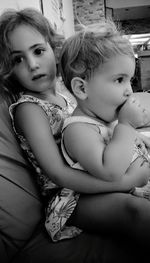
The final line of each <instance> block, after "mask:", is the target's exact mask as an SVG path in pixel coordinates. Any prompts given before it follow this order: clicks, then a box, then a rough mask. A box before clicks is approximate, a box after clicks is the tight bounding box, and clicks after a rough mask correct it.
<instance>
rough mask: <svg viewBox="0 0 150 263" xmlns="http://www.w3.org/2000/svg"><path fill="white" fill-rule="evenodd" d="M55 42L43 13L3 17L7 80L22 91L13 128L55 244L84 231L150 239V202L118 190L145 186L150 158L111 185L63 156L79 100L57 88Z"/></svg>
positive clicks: (2, 61)
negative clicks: (65, 129) (67, 124)
mask: <svg viewBox="0 0 150 263" xmlns="http://www.w3.org/2000/svg"><path fill="white" fill-rule="evenodd" d="M55 39H56V35H55V33H54V32H53V30H52V28H51V27H50V25H49V23H48V21H47V20H46V18H44V17H43V16H42V14H41V13H39V12H38V11H35V10H32V9H24V10H21V11H9V12H5V13H4V14H3V15H1V17H0V46H1V47H2V52H1V54H0V65H1V67H0V69H1V72H0V73H1V78H2V79H3V81H4V83H7V91H8V92H10V94H13V95H14V97H16V96H19V100H18V101H16V102H15V103H14V104H12V105H11V106H10V115H11V118H12V125H13V128H14V132H15V134H16V136H17V138H18V141H19V143H20V146H21V147H22V149H23V151H24V152H25V154H26V156H27V158H28V159H29V161H30V162H31V164H32V165H33V167H34V168H35V170H36V172H37V179H38V182H39V184H40V187H41V191H42V194H43V195H44V196H46V197H47V199H48V211H47V219H46V228H47V230H48V232H49V234H50V236H51V238H52V240H53V241H58V240H61V239H64V238H72V237H75V236H76V235H79V234H80V233H81V231H82V230H81V229H85V230H87V231H90V232H91V231H92V232H95V233H98V234H101V233H103V232H104V233H105V234H106V233H110V232H112V233H114V235H115V236H116V235H118V234H120V233H121V234H124V235H127V236H128V235H129V236H130V237H132V238H133V239H138V240H139V242H140V240H141V237H143V239H145V240H146V237H147V231H148V230H149V233H150V224H149V220H148V219H149V218H150V208H149V203H147V202H146V200H144V201H143V199H141V200H140V199H139V198H136V197H134V196H132V195H128V194H125V193H124V194H123V193H122V194H121V193H111V192H114V191H118V190H119V191H120V189H121V190H122V191H124V192H126V191H129V189H131V188H132V187H134V186H135V185H138V186H140V185H141V184H144V183H145V181H147V178H148V175H149V171H150V170H149V167H148V165H147V163H144V164H143V165H141V163H142V160H141V159H138V160H137V161H136V162H135V163H136V167H137V166H138V168H136V169H135V168H134V167H135V164H134V163H133V165H132V166H131V168H130V169H129V175H130V176H128V177H127V178H128V180H125V182H122V181H117V182H106V181H105V182H104V181H103V180H100V179H98V178H94V177H92V176H91V175H89V174H87V173H85V172H84V171H79V170H75V169H72V168H70V167H69V165H67V164H66V163H65V162H64V159H63V158H62V155H61V154H60V149H59V147H58V145H59V141H60V131H61V128H62V125H63V121H64V119H65V118H66V117H67V116H68V115H70V113H71V112H72V105H71V103H70V101H68V99H67V98H66V97H64V96H63V95H61V94H59V93H57V91H56V85H57V81H56V62H55V56H54V53H53V48H54V46H55ZM9 83H11V85H9ZM68 188H69V189H72V190H69V189H68ZM106 192H110V193H109V194H104V193H106ZM79 193H81V194H80V195H79ZM74 209H75V210H74ZM145 209H146V210H147V214H146V216H145V214H144V213H143V211H144V210H145ZM73 211H74V213H73ZM135 215H136V217H135ZM141 218H142V220H141ZM69 219H70V220H69ZM69 221H70V222H69ZM133 221H134V222H133ZM143 223H144V224H143ZM143 225H144V229H143ZM126 233H128V234H126ZM149 238H150V237H149V236H148V239H149ZM142 242H143V241H142Z"/></svg>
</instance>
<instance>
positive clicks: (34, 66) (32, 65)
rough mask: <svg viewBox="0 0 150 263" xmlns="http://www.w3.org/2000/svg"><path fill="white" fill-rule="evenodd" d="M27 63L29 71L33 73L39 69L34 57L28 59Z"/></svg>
mask: <svg viewBox="0 0 150 263" xmlns="http://www.w3.org/2000/svg"><path fill="white" fill-rule="evenodd" d="M27 63H28V67H29V70H31V71H34V70H35V69H38V68H39V63H38V61H37V59H36V58H34V57H30V58H28V61H27Z"/></svg>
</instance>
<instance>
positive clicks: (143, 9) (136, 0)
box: [105, 0, 150, 45]
mask: <svg viewBox="0 0 150 263" xmlns="http://www.w3.org/2000/svg"><path fill="white" fill-rule="evenodd" d="M105 6H106V14H108V16H112V17H113V19H114V20H117V21H127V20H134V19H150V0H142V1H141V0H105ZM129 39H130V41H131V43H132V44H133V45H140V44H143V43H145V42H146V41H148V42H149V40H150V33H149V34H140V35H138V34H136V35H130V36H129Z"/></svg>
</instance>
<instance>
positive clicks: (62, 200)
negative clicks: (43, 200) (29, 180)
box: [9, 94, 81, 241]
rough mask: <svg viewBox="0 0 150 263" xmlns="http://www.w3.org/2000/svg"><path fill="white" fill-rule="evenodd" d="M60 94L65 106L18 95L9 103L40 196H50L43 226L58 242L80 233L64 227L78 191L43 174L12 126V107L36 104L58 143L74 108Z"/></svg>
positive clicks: (11, 112) (12, 112) (69, 227)
mask: <svg viewBox="0 0 150 263" xmlns="http://www.w3.org/2000/svg"><path fill="white" fill-rule="evenodd" d="M60 95H61V96H62V97H64V99H65V100H66V107H65V108H61V107H59V106H57V105H54V104H51V103H49V102H48V101H45V100H41V99H38V98H36V97H33V96H31V95H22V96H21V97H20V99H19V100H18V101H17V102H16V103H14V104H12V105H11V106H10V108H9V113H10V116H11V119H12V125H13V129H14V132H15V134H16V136H17V138H18V141H19V144H20V146H21V148H22V149H23V151H24V152H25V154H26V156H27V158H28V160H29V161H30V163H31V164H32V166H33V167H34V168H35V171H36V174H37V181H38V184H39V185H40V188H41V192H42V194H43V195H44V196H48V195H49V196H50V197H51V196H53V197H52V198H50V200H49V203H48V207H47V209H46V221H45V226H46V229H47V231H48V233H49V235H50V236H51V239H52V240H53V241H58V240H61V239H65V238H73V237H75V236H77V235H79V234H80V233H81V230H80V229H78V228H76V227H74V226H66V222H67V220H68V218H69V217H70V215H71V214H72V212H73V210H74V208H75V207H76V204H77V202H78V198H79V194H77V193H75V192H74V191H72V190H69V189H60V187H58V186H57V185H56V184H55V183H53V182H52V181H51V180H50V177H48V176H46V175H45V174H44V173H43V171H42V170H41V168H40V167H39V165H38V163H37V161H36V159H35V157H34V154H33V153H32V151H31V148H30V145H29V144H28V142H27V140H26V139H25V137H24V136H23V135H22V134H19V133H18V132H17V130H16V128H15V123H14V114H15V109H16V107H17V106H18V105H19V104H21V103H26V102H28V103H35V104H37V105H38V106H39V107H41V108H42V110H44V112H45V113H46V115H47V118H48V120H49V125H50V127H51V130H52V133H53V135H54V138H55V140H56V142H57V143H58V144H59V143H60V136H61V129H62V126H63V123H64V119H65V118H67V117H68V116H70V115H71V113H72V111H73V110H74V108H75V105H74V104H73V103H72V101H71V99H69V98H68V97H66V96H64V95H62V94H60ZM37 143H38V142H37ZM54 192H55V195H54Z"/></svg>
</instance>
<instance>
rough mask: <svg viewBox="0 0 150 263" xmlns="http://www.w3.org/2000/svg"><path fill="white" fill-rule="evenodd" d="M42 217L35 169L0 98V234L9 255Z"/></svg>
mask: <svg viewBox="0 0 150 263" xmlns="http://www.w3.org/2000/svg"><path fill="white" fill-rule="evenodd" d="M43 216H44V215H43V211H42V203H41V200H40V196H39V192H38V187H37V185H36V180H34V172H33V170H32V169H31V167H30V165H29V164H28V163H27V162H26V160H25V158H24V157H23V153H22V152H21V149H20V147H19V144H18V143H17V141H16V138H15V136H14V133H13V130H12V128H11V121H10V117H9V113H8V105H7V103H6V101H4V100H3V99H2V98H1V99H0V235H1V238H2V239H3V241H4V242H5V246H6V249H8V247H9V249H12V251H9V254H10V255H11V254H13V253H14V252H15V250H17V249H18V248H20V247H22V246H23V245H24V244H25V243H26V242H27V240H28V239H29V238H30V236H31V235H32V233H33V232H34V229H35V228H36V226H37V224H38V223H39V222H40V221H41V219H42V218H43ZM10 244H11V245H12V244H13V245H12V247H11V248H10Z"/></svg>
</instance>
